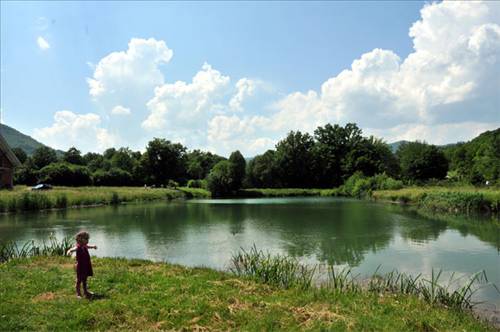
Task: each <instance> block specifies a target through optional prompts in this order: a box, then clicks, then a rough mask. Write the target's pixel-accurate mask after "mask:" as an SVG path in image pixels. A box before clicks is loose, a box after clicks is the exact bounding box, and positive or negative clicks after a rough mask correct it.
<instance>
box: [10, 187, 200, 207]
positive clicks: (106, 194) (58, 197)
mask: <svg viewBox="0 0 500 332" xmlns="http://www.w3.org/2000/svg"><path fill="white" fill-rule="evenodd" d="M209 196H210V193H209V192H208V191H206V190H203V189H196V188H185V187H180V188H178V189H171V188H155V189H144V188H143V187H54V188H53V189H51V190H46V191H36V192H35V191H31V190H30V189H29V187H26V186H16V187H15V188H14V190H2V191H0V212H17V211H34V210H45V209H53V208H59V209H60V208H67V207H79V206H92V205H108V204H120V203H129V202H148V201H158V200H172V199H178V198H193V197H196V198H206V197H209Z"/></svg>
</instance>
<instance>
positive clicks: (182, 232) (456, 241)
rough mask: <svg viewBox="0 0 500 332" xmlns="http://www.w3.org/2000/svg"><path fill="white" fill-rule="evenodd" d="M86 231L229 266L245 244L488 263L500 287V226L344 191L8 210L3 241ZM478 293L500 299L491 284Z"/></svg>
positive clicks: (444, 263)
mask: <svg viewBox="0 0 500 332" xmlns="http://www.w3.org/2000/svg"><path fill="white" fill-rule="evenodd" d="M81 229H85V230H87V231H89V233H90V235H91V240H90V242H91V243H95V244H97V246H98V247H99V249H98V250H97V251H92V253H93V254H95V255H96V256H124V257H134V258H146V259H152V260H157V261H165V260H166V261H169V262H172V263H179V264H182V265H188V266H201V265H204V266H209V267H213V268H217V269H226V268H227V267H228V262H229V260H230V257H231V254H232V253H235V252H236V251H238V250H239V248H240V247H242V248H245V249H249V248H251V247H252V246H253V245H254V244H255V245H256V246H257V248H259V249H265V250H268V251H271V252H274V253H282V254H287V255H291V256H294V257H297V258H299V259H300V260H301V261H303V262H304V263H307V264H317V263H321V264H334V265H350V266H351V267H354V271H355V272H357V273H359V274H360V275H361V276H365V275H366V276H368V275H371V274H372V273H373V272H374V271H375V270H376V268H377V266H379V265H381V269H382V271H390V270H392V269H395V268H396V269H398V270H399V271H405V272H410V273H414V274H417V273H422V274H424V275H429V274H430V272H431V270H432V268H440V269H443V271H444V273H445V274H447V275H449V273H451V272H452V271H454V272H457V273H458V274H459V275H462V274H466V275H470V274H472V273H474V272H477V271H479V270H482V269H485V270H486V273H487V276H488V278H489V281H491V282H494V283H495V284H496V285H498V286H500V227H498V226H493V225H492V224H491V223H488V222H487V221H481V220H474V221H472V222H471V221H469V222H464V221H461V220H458V219H456V220H452V221H451V222H443V221H438V220H429V219H424V218H422V217H420V216H418V215H415V214H413V213H410V212H408V211H405V210H403V209H402V208H401V207H397V206H391V205H386V204H377V203H370V202H366V201H357V200H348V199H338V198H317V197H316V198H275V199H237V200H191V201H186V202H171V203H155V204H142V205H127V206H120V207H101V208H89V209H70V210H66V211H57V212H46V213H35V214H16V215H4V216H1V217H0V242H1V241H5V240H14V241H18V242H20V243H23V242H24V241H26V240H31V239H34V240H36V241H41V240H44V239H47V238H48V236H49V235H50V234H51V233H53V234H55V235H56V237H58V238H62V237H64V236H72V235H74V234H75V233H76V232H77V231H79V230H81ZM478 297H480V298H481V299H483V300H487V301H488V302H489V303H491V304H496V305H497V307H500V294H498V293H497V292H496V291H495V290H494V288H493V287H491V286H488V287H485V288H484V289H482V290H481V291H480V293H478Z"/></svg>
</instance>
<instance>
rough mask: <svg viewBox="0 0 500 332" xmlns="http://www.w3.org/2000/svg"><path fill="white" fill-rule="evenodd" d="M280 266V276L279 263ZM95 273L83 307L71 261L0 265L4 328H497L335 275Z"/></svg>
mask: <svg viewBox="0 0 500 332" xmlns="http://www.w3.org/2000/svg"><path fill="white" fill-rule="evenodd" d="M271 259H272V258H271ZM279 262H281V263H279V264H280V265H279V266H280V267H278V268H277V271H280V269H281V267H282V266H284V265H283V261H282V260H279ZM274 263H275V261H274V262H271V265H273V264H274ZM290 263H291V264H294V263H293V262H291V261H290ZM284 264H285V265H286V262H284ZM273 266H276V264H274V265H273ZM93 267H94V275H95V277H93V278H91V280H90V289H91V290H92V291H94V292H95V296H94V297H93V299H92V300H90V301H88V300H78V299H77V298H76V296H75V294H74V288H73V284H74V269H73V259H71V258H68V257H31V258H20V259H14V260H10V261H9V262H7V263H3V264H0V278H1V280H2V283H0V294H2V302H1V303H0V314H1V315H2V319H1V320H0V330H69V329H78V330H81V329H86V330H89V329H90V330H108V329H126V330H154V329H159V330H180V329H190V330H251V331H262V330H286V331H296V330H324V329H333V330H353V331H366V330H377V331H408V330H415V331H417V330H418V331H422V330H452V331H458V330H460V331H462V330H467V331H493V327H491V326H489V325H488V324H487V323H486V322H482V321H480V320H477V319H475V318H474V317H473V315H472V314H471V313H470V312H469V311H464V310H463V309H458V308H456V309H452V308H447V307H445V306H443V305H439V304H438V303H437V302H436V303H432V302H429V301H426V300H425V299H423V298H420V297H419V296H416V295H414V294H411V293H410V294H403V293H401V292H399V291H398V290H397V288H398V287H394V288H393V289H392V290H390V291H388V290H387V288H388V287H386V286H383V287H382V286H380V287H377V288H375V287H374V289H373V290H372V291H370V290H360V289H359V288H356V287H355V288H352V289H351V288H349V287H340V285H343V283H342V280H343V279H342V278H344V279H345V274H344V275H343V276H344V277H342V278H341V277H340V276H339V275H338V274H337V281H336V285H337V286H336V287H323V288H317V287H310V288H307V289H305V288H304V287H300V284H299V287H296V285H291V286H290V287H282V285H279V284H278V285H276V284H275V283H273V282H271V283H267V282H266V279H259V280H257V279H256V278H254V276H252V275H240V276H237V275H235V274H234V273H227V272H220V271H215V270H211V269H206V268H186V267H181V266H177V265H171V264H166V263H153V262H150V261H144V260H126V259H119V258H95V259H93ZM268 272H269V269H268ZM268 275H269V274H268ZM281 276H285V277H286V276H290V274H286V273H282V274H281ZM346 280H347V279H346ZM398 280H399V279H398ZM20 284H23V285H24V286H23V287H19V285H20ZM396 284H399V281H395V279H392V282H391V283H389V285H396ZM377 285H379V284H377ZM384 285H385V284H384ZM408 287H409V288H408V289H413V288H412V287H411V286H408ZM436 294H437V293H436ZM82 301H84V302H82ZM47 317H50V319H47Z"/></svg>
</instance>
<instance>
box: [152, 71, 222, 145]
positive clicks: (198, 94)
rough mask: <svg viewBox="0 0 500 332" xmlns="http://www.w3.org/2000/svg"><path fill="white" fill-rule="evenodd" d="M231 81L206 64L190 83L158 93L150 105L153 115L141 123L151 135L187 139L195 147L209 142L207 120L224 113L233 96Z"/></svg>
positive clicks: (171, 85) (160, 89)
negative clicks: (230, 97)
mask: <svg viewBox="0 0 500 332" xmlns="http://www.w3.org/2000/svg"><path fill="white" fill-rule="evenodd" d="M229 83H230V78H229V77H228V76H224V75H222V74H221V73H220V72H219V71H218V70H216V69H213V68H212V66H210V65H209V64H207V63H205V64H204V65H203V66H202V68H201V70H200V71H199V72H198V73H196V75H195V76H194V77H193V79H192V82H191V83H186V82H183V81H177V82H175V83H169V84H164V85H162V86H159V87H157V88H156V89H155V95H154V97H153V98H152V99H151V100H150V101H149V102H148V103H147V106H148V109H149V110H150V114H149V115H148V117H147V118H146V119H145V120H144V121H143V122H142V127H143V128H144V129H146V130H147V131H149V132H163V133H166V134H168V135H171V136H173V137H177V138H180V137H183V136H184V135H185V136H186V138H187V141H188V142H191V143H193V144H197V143H200V140H206V132H205V130H206V125H207V121H208V119H210V117H212V116H214V115H215V114H217V113H219V112H221V111H222V110H223V109H224V108H226V105H224V100H223V99H224V97H225V96H226V95H227V94H228V93H229V92H230V89H231V87H230V85H229Z"/></svg>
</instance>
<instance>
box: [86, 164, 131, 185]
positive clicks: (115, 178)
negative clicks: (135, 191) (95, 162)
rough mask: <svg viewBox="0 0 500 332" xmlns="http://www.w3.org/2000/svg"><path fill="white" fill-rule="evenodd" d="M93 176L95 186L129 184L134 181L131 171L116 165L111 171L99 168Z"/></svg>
mask: <svg viewBox="0 0 500 332" xmlns="http://www.w3.org/2000/svg"><path fill="white" fill-rule="evenodd" d="M92 177H93V180H94V185H95V186H129V185H131V184H132V182H133V181H132V175H131V174H130V173H129V172H127V171H124V170H123V169H121V168H116V167H113V168H111V169H110V170H109V171H103V170H98V171H96V172H94V174H93V176H92Z"/></svg>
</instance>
